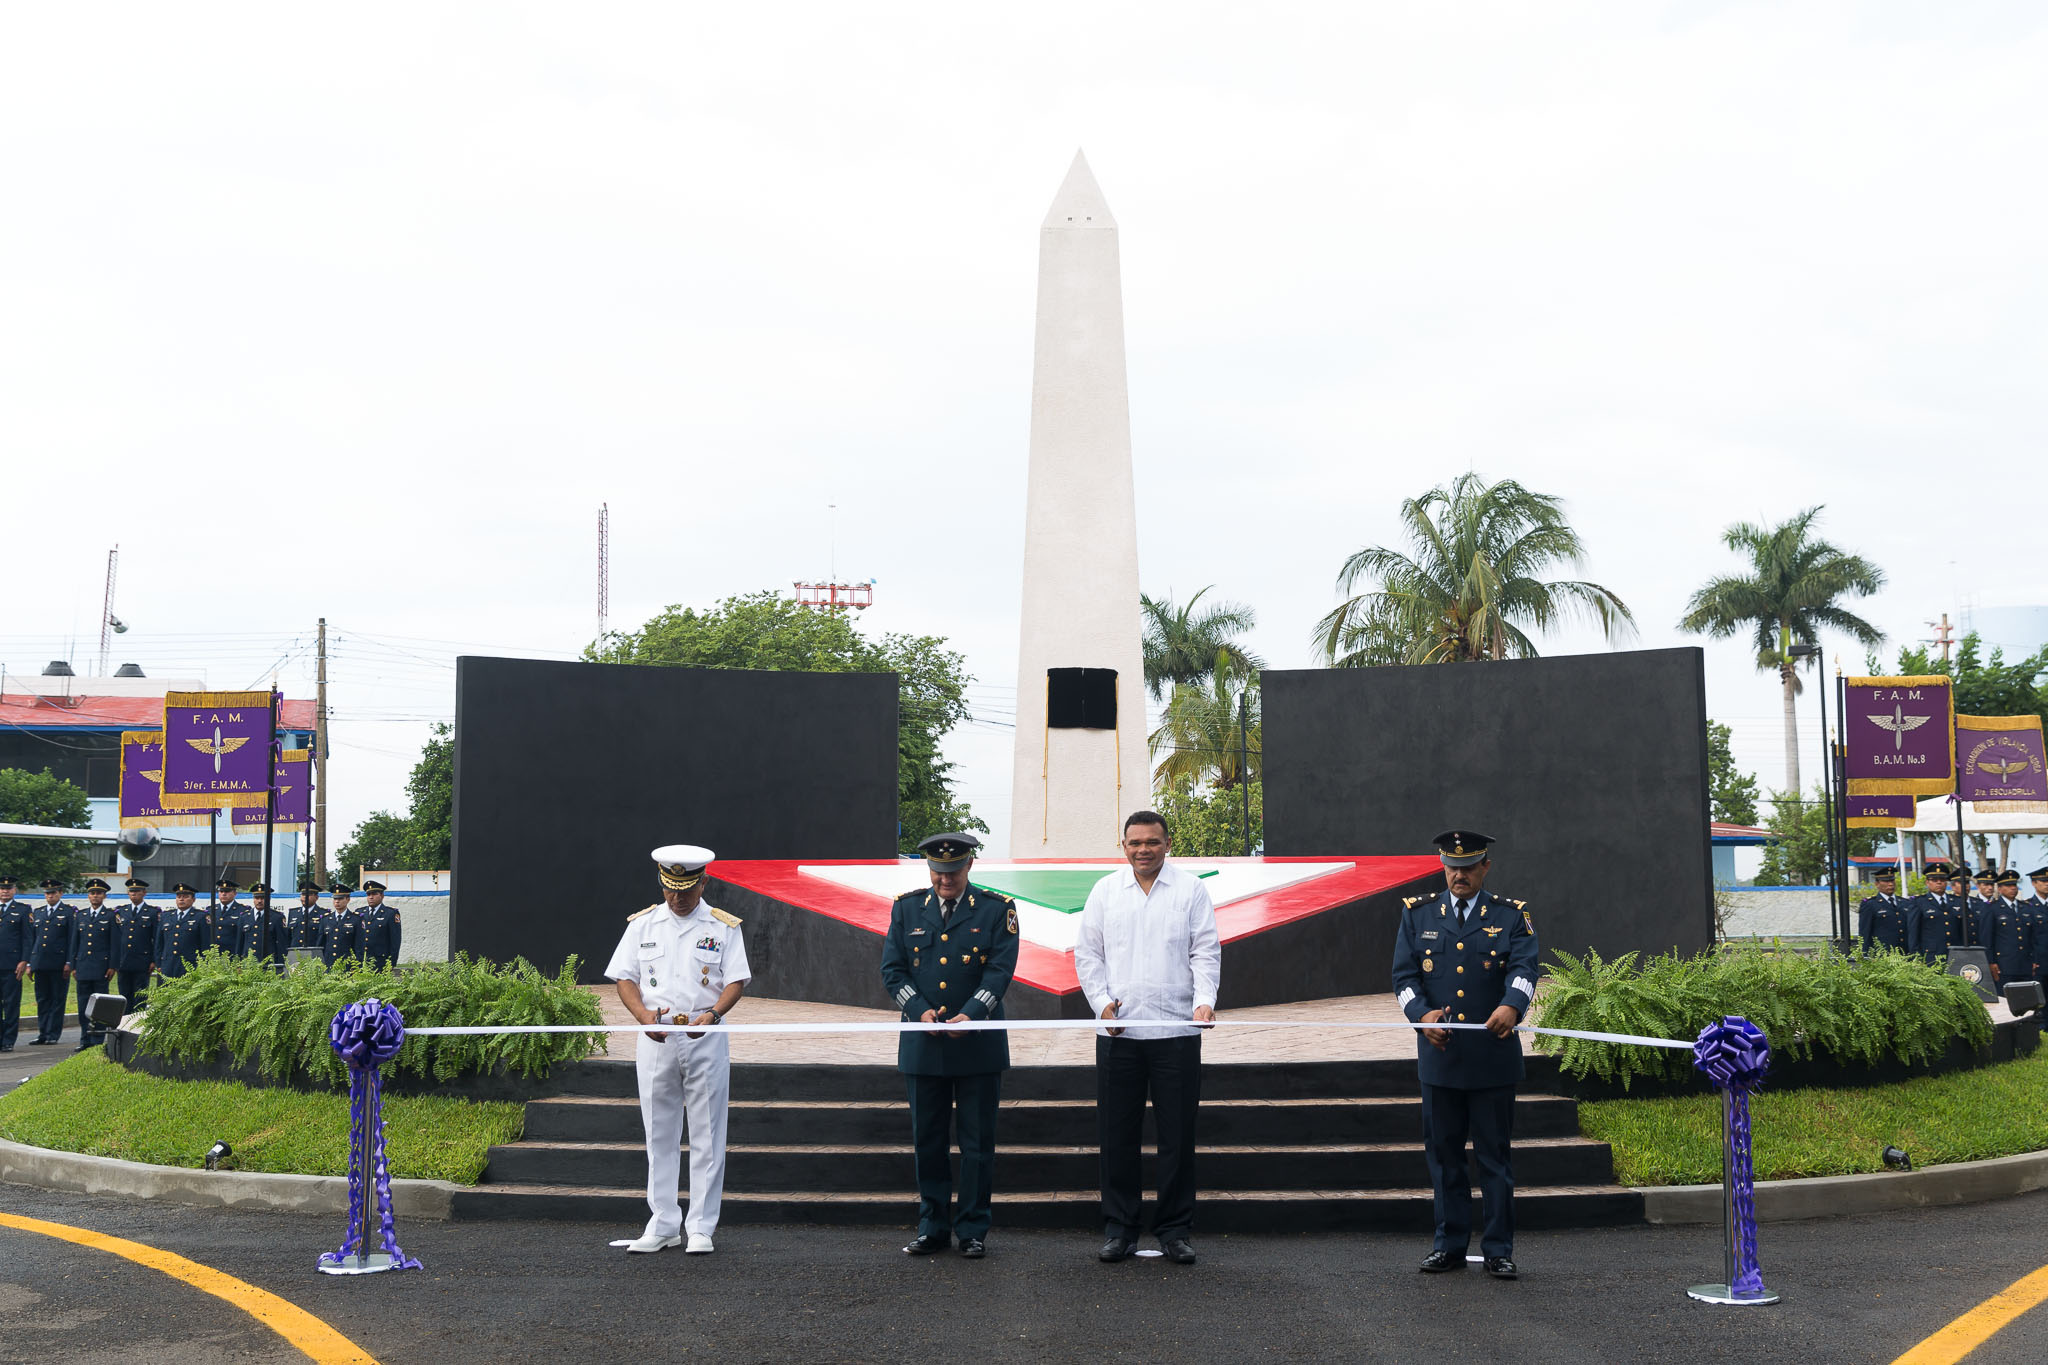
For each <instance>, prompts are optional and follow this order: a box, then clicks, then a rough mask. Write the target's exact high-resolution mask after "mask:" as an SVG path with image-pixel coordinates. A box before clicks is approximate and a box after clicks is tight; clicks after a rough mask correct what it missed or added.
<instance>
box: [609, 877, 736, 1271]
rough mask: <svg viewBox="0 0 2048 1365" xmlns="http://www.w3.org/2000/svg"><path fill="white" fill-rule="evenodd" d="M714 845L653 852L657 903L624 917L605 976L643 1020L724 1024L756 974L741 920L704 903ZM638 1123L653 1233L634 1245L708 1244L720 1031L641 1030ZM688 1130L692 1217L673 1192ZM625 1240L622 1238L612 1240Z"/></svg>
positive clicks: (724, 1070)
mask: <svg viewBox="0 0 2048 1365" xmlns="http://www.w3.org/2000/svg"><path fill="white" fill-rule="evenodd" d="M712 856H713V855H712V852H711V850H710V849H708V848H698V847H697V846H696V845H694V844H668V845H665V846H663V847H661V848H657V849H655V850H654V861H655V863H656V864H657V866H658V867H659V868H660V871H661V902H660V903H659V904H656V905H650V906H648V907H647V908H646V909H645V910H642V911H641V912H640V913H638V914H637V915H634V916H632V917H631V918H630V919H629V920H628V921H627V922H626V935H625V937H624V938H622V939H620V940H619V950H618V951H617V952H615V953H613V954H612V960H611V964H610V965H609V966H607V967H606V968H605V969H604V974H605V975H606V976H608V977H610V978H611V979H612V980H613V981H616V982H617V983H618V985H619V1000H620V1001H621V1003H623V1004H624V1005H625V1007H626V1009H627V1012H629V1013H630V1014H631V1015H632V1016H633V1017H634V1018H635V1019H637V1020H639V1021H640V1022H641V1023H643V1024H661V1023H666V1022H668V1021H670V1020H674V1021H675V1022H677V1023H678V1024H699V1025H702V1024H717V1023H722V1022H723V1021H724V1019H725V1016H726V1015H727V1014H728V1013H730V1012H731V1010H732V1007H733V1006H734V1005H736V1004H738V1003H739V999H740V994H741V992H742V991H743V990H744V989H745V987H746V984H747V979H748V977H749V976H750V975H751V974H752V971H751V969H750V968H749V967H748V965H747V949H746V945H745V943H743V942H742V941H741V939H740V922H739V920H738V919H737V918H735V917H734V916H732V915H728V914H726V913H725V912H724V911H723V910H714V909H712V908H711V907H710V906H708V905H706V904H704V868H705V866H706V865H707V864H709V863H710V861H711V859H712ZM636 1053H637V1062H636V1066H637V1069H638V1071H639V1077H640V1120H641V1123H642V1125H643V1126H644V1127H645V1128H646V1131H647V1207H648V1208H649V1209H650V1210H652V1212H653V1216H652V1217H650V1218H649V1219H648V1220H647V1230H646V1231H645V1232H644V1233H642V1234H641V1235H640V1236H639V1237H638V1238H637V1239H635V1240H633V1241H630V1242H627V1243H625V1244H624V1245H625V1248H626V1250H628V1251H660V1250H661V1249H662V1248H664V1247H672V1246H675V1245H676V1244H677V1243H679V1242H681V1241H682V1240H683V1239H682V1236H681V1234H682V1233H684V1232H688V1234H689V1238H690V1244H689V1246H688V1247H686V1248H684V1249H685V1250H686V1251H689V1252H693V1253H698V1254H701V1253H704V1252H708V1251H710V1250H711V1234H712V1232H713V1231H714V1230H715V1229H716V1228H717V1227H718V1208H719V1205H720V1203H722V1202H723V1200H724V1197H725V1116H726V1100H727V1096H728V1093H729V1089H730V1076H731V1052H730V1049H729V1048H728V1046H727V1038H726V1035H725V1034H723V1033H698V1034H691V1033H689V1032H688V1031H686V1030H682V1029H678V1030H677V1031H675V1032H664V1033H643V1034H641V1035H640V1041H639V1045H638V1047H637V1048H636ZM685 1115H687V1116H688V1117H689V1127H690V1216H689V1217H688V1218H687V1219H686V1218H684V1217H683V1210H682V1204H681V1202H680V1201H679V1200H678V1199H677V1197H676V1189H677V1184H678V1179H679V1177H680V1176H681V1174H682V1171H681V1167H682V1143H683V1119H684V1116H685ZM613 1245H615V1246H616V1245H619V1243H613Z"/></svg>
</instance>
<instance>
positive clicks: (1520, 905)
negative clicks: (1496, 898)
mask: <svg viewBox="0 0 2048 1365" xmlns="http://www.w3.org/2000/svg"><path fill="white" fill-rule="evenodd" d="M1508 904H1509V905H1512V906H1514V907H1515V909H1517V910H1527V909H1528V908H1529V902H1527V901H1518V900H1515V899H1513V898H1512V897H1510V898H1508Z"/></svg>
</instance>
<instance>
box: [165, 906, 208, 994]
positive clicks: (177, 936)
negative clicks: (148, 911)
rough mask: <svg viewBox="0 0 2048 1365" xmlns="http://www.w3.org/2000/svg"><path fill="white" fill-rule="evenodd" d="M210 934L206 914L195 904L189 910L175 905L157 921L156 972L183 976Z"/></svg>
mask: <svg viewBox="0 0 2048 1365" xmlns="http://www.w3.org/2000/svg"><path fill="white" fill-rule="evenodd" d="M211 932H212V926H211V925H210V924H208V922H207V918H206V911H204V910H202V909H201V908H200V907H198V906H196V905H194V906H192V907H191V908H189V909H186V910H180V909H179V908H178V907H177V906H175V905H174V906H172V907H171V908H170V909H168V910H166V911H164V912H163V913H162V914H161V915H160V916H158V918H157V922H156V969H157V971H158V972H160V973H161V974H162V975H164V976H183V975H184V974H185V968H186V967H187V966H189V965H190V964H191V962H192V959H193V958H196V957H198V956H199V953H200V950H201V949H203V948H204V947H205V946H206V939H207V935H208V934H209V933H211Z"/></svg>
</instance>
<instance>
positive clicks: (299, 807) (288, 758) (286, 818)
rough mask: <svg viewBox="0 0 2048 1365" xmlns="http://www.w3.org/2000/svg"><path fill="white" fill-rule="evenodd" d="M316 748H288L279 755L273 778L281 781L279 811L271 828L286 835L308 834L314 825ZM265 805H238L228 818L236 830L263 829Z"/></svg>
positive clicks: (278, 795)
mask: <svg viewBox="0 0 2048 1365" xmlns="http://www.w3.org/2000/svg"><path fill="white" fill-rule="evenodd" d="M312 758H313V751H312V750H311V749H286V750H285V751H284V752H283V753H281V754H279V755H278V756H277V765H276V770H275V771H274V773H273V774H272V776H271V780H272V781H273V782H275V783H276V784H277V814H276V816H275V818H273V819H272V821H271V823H270V828H271V829H272V830H273V831H274V832H277V833H282V834H304V833H305V832H306V831H307V830H308V829H310V828H312V825H313V764H312ZM263 814H264V811H263V807H261V806H240V807H237V808H236V809H235V810H234V812H233V813H232V814H231V815H230V817H229V819H228V825H229V827H230V828H232V829H262V828H263Z"/></svg>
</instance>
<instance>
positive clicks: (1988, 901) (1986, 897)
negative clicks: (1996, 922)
mask: <svg viewBox="0 0 2048 1365" xmlns="http://www.w3.org/2000/svg"><path fill="white" fill-rule="evenodd" d="M1997 908H1998V873H1997V872H1996V871H1995V870H1993V869H1991V868H1988V867H1987V868H1985V869H1984V870H1983V871H1982V872H1979V873H1978V874H1977V894H1976V895H1974V896H1972V897H1970V934H1971V938H1970V942H1972V943H1984V944H1988V943H1990V942H1991V912H1992V911H1994V910H1996V909H1997Z"/></svg>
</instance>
